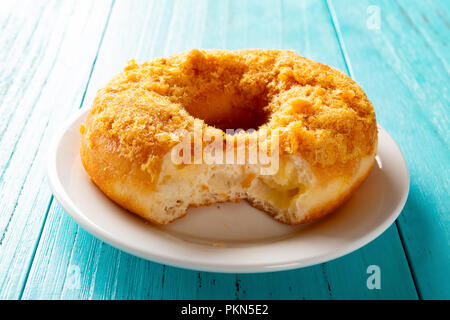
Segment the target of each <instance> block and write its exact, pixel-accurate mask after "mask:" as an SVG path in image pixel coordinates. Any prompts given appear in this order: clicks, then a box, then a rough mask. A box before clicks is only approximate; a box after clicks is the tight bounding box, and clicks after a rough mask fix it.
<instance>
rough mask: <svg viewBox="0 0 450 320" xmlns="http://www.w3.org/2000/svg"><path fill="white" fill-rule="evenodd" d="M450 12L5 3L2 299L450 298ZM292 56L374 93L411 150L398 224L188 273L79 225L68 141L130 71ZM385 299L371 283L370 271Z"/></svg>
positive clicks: (0, 19)
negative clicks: (317, 255) (150, 64)
mask: <svg viewBox="0 0 450 320" xmlns="http://www.w3.org/2000/svg"><path fill="white" fill-rule="evenodd" d="M449 9H450V6H449V2H448V1H428V2H426V3H425V2H424V1H418V0H417V1H410V0H404V1H389V0H386V1H345V0H330V1H321V0H307V1H306V0H305V1H294V0H284V1H261V0H259V1H257V0H254V1H249V0H248V1H242V0H239V1H238V0H236V1H235V0H228V1H227V0H223V1H207V0H184V1H183V0H178V1H157V0H155V1H137V0H133V1H109V0H102V1H91V2H88V1H75V0H72V1H71V0H64V1H48V2H47V1H19V2H17V1H4V3H3V2H2V10H0V146H1V149H0V150H1V151H0V170H1V171H0V172H1V173H0V174H1V176H0V203H1V208H0V210H1V212H0V298H12V299H17V298H22V299H39V298H50V299H64V298H68V299H91V298H93V299H160V298H163V299H176V298H191V299H196V298H204V299H264V298H266V299H272V298H273V299H312V298H316V299H343V298H360V299H380V298H388V299H398V298H409V299H416V298H419V297H422V298H449V297H450V289H449V286H450V281H449V280H450V278H449V275H448V271H449V270H450V268H449V261H450V259H449V258H450V256H449V244H450V241H449V209H448V208H449V205H450V203H449V194H448V188H449V163H450V161H449V160H450V157H449V142H450V141H449V140H450V137H449V122H448V112H449V102H450V99H449V92H448V90H449V80H450V77H449V67H448V61H449V50H448V48H447V47H448V41H449V37H450V36H449V35H450V32H449V21H448V17H449ZM246 47H257V48H282V49H293V50H296V51H298V52H299V53H301V54H303V55H304V56H307V57H309V58H312V59H315V60H318V61H321V62H324V63H326V64H329V65H331V66H334V67H336V68H338V69H340V70H342V71H343V72H346V73H348V74H350V75H351V76H352V77H354V78H355V79H356V80H357V81H358V82H360V83H361V85H362V86H363V88H364V89H365V91H366V92H367V94H368V96H369V98H370V99H371V100H372V101H373V102H374V105H375V108H376V113H377V117H378V120H379V121H380V123H381V124H382V125H383V126H384V127H386V128H387V129H388V130H389V132H390V133H392V135H393V136H394V138H395V139H396V141H397V142H398V143H399V145H400V147H401V148H402V150H403V152H404V153H405V156H406V158H407V162H408V165H409V168H410V172H411V193H410V197H409V199H408V202H407V205H406V208H405V210H404V211H403V213H402V215H401V216H400V219H399V220H398V221H397V223H396V224H395V225H393V226H392V227H391V228H389V229H388V231H386V232H385V233H384V234H383V235H382V236H381V237H379V238H378V239H377V240H375V241H374V242H372V243H370V244H369V245H367V246H366V247H364V248H362V249H360V250H358V251H356V252H354V253H352V254H350V255H348V256H345V257H343V258H340V259H338V260H335V261H331V262H328V263H325V264H322V265H318V266H314V267H309V268H305V269H299V270H292V271H286V272H277V273H267V274H246V275H239V274H218V273H205V272H196V271H188V270H183V269H178V268H173V267H169V266H164V265H160V264H156V263H153V262H150V261H146V260H143V259H140V258H136V257H134V256H131V255H129V254H127V253H125V252H122V251H120V250H117V249H115V248H113V247H111V246H109V245H107V244H105V243H103V242H101V241H99V240H98V239H96V238H94V237H93V236H91V235H90V234H88V233H87V232H85V231H84V230H82V229H81V228H79V227H78V226H77V225H76V224H75V223H74V222H73V221H72V220H71V219H70V218H69V217H68V216H67V214H66V213H65V212H64V210H63V209H62V208H61V207H60V205H59V204H58V202H57V201H56V200H55V199H53V197H52V195H51V192H50V190H49V187H48V185H47V182H46V180H45V171H44V169H45V160H46V151H47V150H48V143H49V140H50V139H51V137H52V134H53V133H54V132H55V130H56V129H57V128H58V126H59V125H60V124H61V122H62V121H63V120H64V119H66V118H68V117H69V116H70V115H71V114H72V113H73V112H74V111H75V110H76V109H77V108H79V107H81V106H82V105H84V106H85V107H86V106H89V105H90V103H91V102H92V99H93V97H94V95H95V92H96V90H97V89H98V88H100V87H101V86H102V85H104V84H105V83H106V82H107V81H108V79H109V78H110V77H111V76H112V75H114V74H115V73H116V72H118V71H119V70H121V69H122V67H123V65H124V63H125V61H126V60H127V59H130V58H136V59H137V60H138V61H145V60H148V59H151V58H152V57H155V56H164V55H167V54H171V53H174V52H178V51H184V50H189V49H192V48H227V49H235V48H246ZM373 264H375V265H378V266H380V268H381V271H382V288H381V290H369V289H368V288H367V286H366V279H367V276H368V275H367V273H366V269H367V267H368V266H369V265H373Z"/></svg>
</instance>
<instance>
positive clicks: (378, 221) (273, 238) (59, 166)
mask: <svg viewBox="0 0 450 320" xmlns="http://www.w3.org/2000/svg"><path fill="white" fill-rule="evenodd" d="M86 112H87V111H86V110H81V111H80V112H79V113H78V114H77V115H76V116H75V117H74V118H73V119H72V120H71V121H70V122H69V123H68V125H67V126H65V128H64V130H63V131H62V132H61V134H60V135H59V136H57V137H56V140H55V142H54V144H53V145H52V147H51V150H50V155H49V156H50V157H49V164H48V178H49V181H50V185H51V188H52V190H53V193H54V195H55V197H56V198H57V199H58V201H59V202H60V203H61V205H62V206H63V207H64V209H65V210H66V211H67V213H68V214H69V215H70V216H71V217H72V218H73V219H74V220H75V221H76V222H77V223H78V224H79V225H80V226H82V227H83V228H84V229H86V230H87V231H89V232H90V233H92V234H93V235H95V236H97V237H98V238H100V239H102V240H104V241H106V242H107V243H110V244H111V245H113V246H115V247H117V248H120V249H122V250H124V251H127V252H129V253H132V254H134V255H137V256H140V257H143V258H146V259H150V260H153V261H157V262H160V263H164V264H169V265H174V266H178V267H183V268H189V269H197V270H205V271H217V272H266V271H276V270H286V269H293V268H299V267H306V266H310V265H314V264H318V263H322V262H325V261H329V260H332V259H335V258H338V257H341V256H343V255H345V254H348V253H350V252H352V251H354V250H356V249H358V248H360V247H362V246H364V245H365V244H367V243H369V242H370V241H372V240H373V239H375V238H376V237H378V236H379V235H380V234H381V233H383V232H384V231H385V230H386V229H387V228H388V227H389V226H390V225H391V224H392V223H393V222H394V221H395V219H396V218H397V217H398V215H399V214H400V212H401V210H402V208H403V206H404V204H405V202H406V198H407V196H408V190H409V175H408V168H407V166H406V162H405V159H404V158H403V155H402V153H401V151H400V149H399V148H398V146H397V145H396V143H395V141H394V140H393V139H392V138H391V137H390V136H389V134H388V133H387V132H386V131H385V130H384V129H383V128H381V127H379V150H378V156H377V162H376V164H375V166H374V168H373V170H372V172H371V173H370V175H369V177H368V178H367V180H366V181H365V182H364V183H363V184H362V186H361V187H360V188H359V189H358V191H357V192H356V193H355V194H354V195H353V197H352V198H351V199H350V200H349V201H348V202H347V203H346V204H345V205H344V206H343V207H342V208H341V209H339V210H338V211H336V212H335V213H333V214H331V215H329V216H327V217H326V218H324V219H321V220H320V221H318V222H315V223H310V224H307V225H301V226H287V225H283V224H280V223H278V222H275V221H274V220H272V219H271V218H270V217H269V216H267V215H266V214H264V213H262V212H260V211H259V210H257V209H254V208H252V207H251V206H249V205H248V204H247V203H246V202H244V201H243V202H241V203H238V204H231V203H230V204H221V205H215V206H210V207H203V208H196V209H190V210H189V213H188V215H187V216H186V217H185V218H183V219H180V220H177V221H175V222H174V223H172V224H169V225H167V226H156V225H153V224H151V223H147V222H145V221H143V220H142V219H140V218H138V217H136V216H134V215H133V214H130V213H128V212H127V211H125V210H123V209H122V208H120V207H119V206H117V205H116V204H114V203H113V202H112V201H111V200H109V199H108V198H107V197H106V196H105V195H103V193H102V192H101V191H100V190H98V189H97V188H96V187H95V185H94V184H93V183H92V182H91V181H90V180H89V178H88V175H87V174H86V172H85V171H84V169H83V167H82V165H81V162H80V156H79V138H80V136H79V126H80V123H81V121H82V120H83V119H84V118H85V115H86Z"/></svg>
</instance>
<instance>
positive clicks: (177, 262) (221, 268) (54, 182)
mask: <svg viewBox="0 0 450 320" xmlns="http://www.w3.org/2000/svg"><path fill="white" fill-rule="evenodd" d="M88 111H89V108H81V109H79V110H77V112H75V113H74V114H73V115H72V116H71V117H69V119H68V120H67V121H66V122H65V124H64V125H63V126H62V127H61V128H60V130H59V131H58V132H57V134H56V135H55V136H54V138H53V140H52V142H51V145H50V148H49V153H48V158H47V170H46V171H47V180H48V182H49V185H50V189H51V191H52V193H53V195H54V197H55V198H56V199H57V200H58V202H59V203H60V205H61V206H62V208H63V209H64V211H65V212H66V213H67V214H68V215H69V216H70V217H71V218H72V219H73V220H74V221H75V222H76V223H77V224H78V225H79V226H80V227H82V228H83V229H85V230H86V231H87V232H89V233H90V234H91V235H93V236H95V237H96V238H98V239H100V240H101V241H104V242H106V243H108V244H109V245H111V246H113V247H115V248H118V249H120V250H123V251H125V252H127V253H130V254H132V255H135V256H137V257H140V258H143V259H146V260H149V261H152V262H156V263H160V264H166V265H170V266H174V267H178V268H183V269H190V270H195V271H206V272H220V273H264V272H275V271H284V270H291V269H298V268H305V267H309V266H313V265H317V264H321V263H324V262H329V261H332V260H335V259H338V258H340V257H343V256H345V255H347V254H350V253H352V252H354V251H356V250H358V249H360V248H362V247H363V246H365V245H367V244H369V243H370V242H372V241H373V240H375V239H376V238H378V237H379V236H380V235H381V234H383V233H384V232H385V231H386V230H387V229H388V228H389V227H390V226H391V225H392V224H393V223H394V222H395V220H396V219H397V218H398V216H399V215H400V213H401V212H402V210H403V208H404V206H405V204H406V201H407V199H408V194H409V189H410V175H409V169H408V165H407V162H406V159H405V157H404V154H403V152H402V151H401V149H400V147H399V146H398V144H397V143H396V141H395V140H394V139H393V138H392V136H391V135H390V134H389V132H388V131H387V130H386V129H384V128H383V127H382V126H381V125H379V124H378V130H379V131H384V133H385V134H386V135H387V136H388V138H390V139H391V140H392V142H393V145H394V147H395V148H396V149H397V150H396V151H397V152H398V153H399V155H400V158H399V159H398V160H399V161H401V165H402V168H404V170H405V175H406V181H405V185H406V188H404V189H402V194H401V197H399V201H398V203H397V206H396V207H395V208H394V209H393V210H392V213H391V214H390V215H389V216H388V218H386V219H385V220H384V221H383V222H382V223H380V224H379V225H378V226H377V227H376V228H374V229H372V230H371V231H370V232H369V233H368V234H366V235H365V236H363V237H360V238H358V239H357V240H355V241H353V242H351V243H350V244H349V245H346V246H344V247H342V249H341V250H336V251H335V252H334V253H333V254H329V253H325V254H321V255H319V256H314V257H312V258H309V259H300V260H298V258H297V260H295V259H294V261H293V262H292V263H274V264H268V263H265V262H264V263H255V264H253V265H250V266H249V265H244V264H242V265H239V264H233V265H224V264H215V263H214V261H211V262H210V263H208V264H207V265H205V264H204V263H201V262H195V259H193V260H191V261H186V260H183V259H177V258H176V257H173V256H170V254H160V253H155V252H152V253H149V252H143V251H142V250H140V249H138V248H133V247H132V246H129V245H128V244H126V243H124V242H123V241H120V240H118V239H117V238H115V237H114V236H113V235H111V234H110V233H109V232H108V231H107V230H105V229H103V228H101V226H98V225H97V224H95V223H94V222H92V221H90V220H89V218H88V217H87V216H86V215H85V214H83V212H80V211H81V210H80V209H79V208H78V207H77V206H76V205H75V204H74V203H73V201H72V199H71V198H70V196H69V195H68V193H67V192H66V190H65V188H64V185H63V183H62V181H61V180H60V179H59V176H58V173H57V171H58V170H57V165H58V164H57V155H58V149H59V146H60V143H61V140H62V139H63V138H64V136H65V134H66V133H67V131H68V130H69V129H71V128H72V126H73V125H74V124H75V122H77V121H78V120H79V119H80V118H81V117H84V116H85V114H86V113H87V112H88ZM216 249H218V250H223V249H227V248H222V247H217V248H216Z"/></svg>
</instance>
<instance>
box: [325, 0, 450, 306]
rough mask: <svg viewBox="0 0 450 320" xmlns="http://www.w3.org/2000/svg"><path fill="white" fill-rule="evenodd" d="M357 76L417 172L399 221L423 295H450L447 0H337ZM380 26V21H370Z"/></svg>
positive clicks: (334, 4) (334, 5)
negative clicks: (376, 18)
mask: <svg viewBox="0 0 450 320" xmlns="http://www.w3.org/2000/svg"><path fill="white" fill-rule="evenodd" d="M330 4H331V6H332V7H331V9H332V10H333V9H334V10H335V13H336V17H337V23H338V26H339V27H340V28H339V29H338V31H340V33H341V35H342V39H343V42H344V46H345V49H346V51H347V54H348V56H349V57H350V58H351V63H352V66H353V69H354V73H355V76H356V78H357V80H358V81H359V82H361V84H362V85H363V87H364V88H365V89H366V92H367V94H368V96H369V98H370V99H371V100H372V101H373V103H374V105H375V107H376V112H377V117H378V121H379V122H380V123H381V124H382V125H383V126H384V127H385V128H386V129H388V131H389V132H390V133H391V134H392V135H393V137H394V138H395V140H396V141H397V142H398V143H399V145H400V147H401V149H402V150H403V152H404V154H405V157H406V160H407V162H408V166H409V170H410V175H411V188H410V194H409V198H408V202H407V204H406V207H405V210H404V211H403V213H402V215H401V216H400V218H399V220H398V225H399V227H400V231H401V235H402V238H403V242H404V245H405V247H406V252H407V255H408V257H409V261H410V264H411V267H412V270H413V273H414V275H415V279H416V284H417V286H418V289H419V292H420V294H421V296H422V297H423V298H428V299H432V298H441V299H443V298H446V299H448V298H450V290H449V285H450V275H449V273H448V270H450V250H449V243H450V241H449V240H450V239H449V234H450V223H449V222H450V220H449V217H450V214H449V213H450V211H449V208H450V198H449V195H448V190H449V187H450V186H449V173H450V151H449V145H450V135H449V132H450V128H449V126H450V124H449V105H450V94H449V82H450V72H449V71H450V69H449V66H448V62H449V61H450V51H449V50H448V44H449V40H450V33H449V22H448V17H449V13H450V3H449V2H448V1H409V0H408V1H396V2H393V1H377V2H376V6H377V7H376V8H375V9H372V11H370V10H369V11H370V12H372V15H373V12H374V11H373V10H379V12H380V28H379V30H378V29H376V28H373V27H372V28H370V29H368V28H367V23H366V22H367V19H368V18H369V15H370V14H368V13H367V12H368V11H367V10H368V9H367V8H368V7H369V6H370V5H372V4H373V1H368V0H365V1H358V2H357V3H354V2H352V5H351V6H350V5H349V3H348V2H347V1H342V0H332V1H330ZM371 26H373V25H371Z"/></svg>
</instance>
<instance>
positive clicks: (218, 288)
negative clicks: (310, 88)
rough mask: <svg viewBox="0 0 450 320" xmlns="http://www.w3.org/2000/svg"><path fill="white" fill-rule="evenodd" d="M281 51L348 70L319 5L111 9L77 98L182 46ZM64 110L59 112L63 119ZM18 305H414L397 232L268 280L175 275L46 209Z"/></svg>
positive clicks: (183, 4) (129, 5) (182, 4)
mask: <svg viewBox="0 0 450 320" xmlns="http://www.w3.org/2000/svg"><path fill="white" fill-rule="evenodd" d="M241 47H260V48H266V47H271V48H289V49H294V50H297V51H298V52H300V53H302V54H304V55H305V56H308V57H310V58H312V59H316V60H319V61H322V62H324V63H327V64H330V65H332V66H335V67H337V68H339V69H341V70H343V71H344V72H346V71H347V69H346V65H347V64H348V63H349V62H348V61H345V60H344V58H343V55H342V53H341V48H340V43H339V41H338V38H337V37H336V32H335V29H334V27H333V21H332V19H331V16H330V13H329V11H328V8H327V5H326V3H325V2H320V1H303V2H298V1H231V0H230V1H195V2H194V1H190V2H188V1H164V2H162V1H151V2H150V1H118V2H116V3H115V4H114V7H113V9H112V13H111V16H110V19H109V23H108V25H107V29H106V32H105V35H104V39H103V42H102V44H101V47H100V50H99V53H98V57H97V59H96V62H95V66H94V68H93V71H92V76H91V78H90V82H89V87H88V89H87V93H86V98H85V104H84V106H85V107H88V106H89V105H90V103H91V101H92V98H93V96H94V95H95V92H96V90H97V89H98V88H100V87H101V86H102V85H104V84H105V83H106V81H107V80H108V79H109V78H110V77H111V76H112V75H113V74H115V73H116V72H117V71H119V70H120V69H121V68H122V67H123V65H124V63H125V61H126V60H127V59H130V58H137V60H138V61H144V60H148V59H150V58H152V57H155V56H163V55H167V54H170V53H174V52H177V51H182V50H189V49H191V48H230V49H232V48H241ZM66 112H67V111H66ZM371 264H377V265H379V266H380V267H381V268H382V270H383V271H382V272H383V280H382V281H383V284H382V290H368V289H367V287H366V279H367V274H366V268H367V266H369V265H371ZM23 298H26V299H36V298H54V299H61V298H70V299H85V298H87V299H89V298H94V299H124V298H126V299H132V298H133V299H147V298H156V299H158V298H164V299H174V298H182V299H189V298H190V299H195V298H204V299H205V298H211V299H219V298H220V299H261V298H267V299H269V298H275V299H283V298H284V299H311V298H318V299H339V298H368V299H377V298H417V292H416V289H415V287H414V283H413V279H412V276H411V273H410V270H409V266H408V263H407V260H406V257H405V254H404V251H403V248H402V243H401V241H400V238H399V235H398V231H397V228H396V226H393V227H391V228H390V229H389V230H388V231H387V232H386V233H385V234H383V235H382V236H381V237H380V238H379V239H377V240H376V241H374V242H373V243H371V244H370V245H368V246H366V247H364V248H363V249H361V250H358V251H357V252H355V253H353V254H351V255H349V256H346V257H344V258H341V259H338V260H336V261H333V262H329V263H326V264H323V265H319V266H315V267H311V268H306V269H300V270H293V271H288V272H278V273H268V274H249V275H237V274H217V273H204V272H195V271H188V270H182V269H178V268H173V267H168V266H163V265H159V264H156V263H152V262H149V261H145V260H142V259H139V258H136V257H134V256H131V255H129V254H127V253H124V252H122V251H119V250H116V249H114V248H112V247H110V246H109V245H107V244H104V243H102V242H101V241H99V240H97V239H95V238H94V237H92V236H90V235H89V234H87V233H86V232H85V231H83V230H82V229H80V228H79V227H78V226H77V225H76V224H75V223H74V222H73V221H72V220H71V219H70V218H69V217H68V216H67V215H66V214H65V213H64V211H63V210H62V209H61V207H60V206H59V205H58V203H57V202H56V201H53V202H52V203H51V206H50V210H49V212H48V218H47V220H46V223H45V225H44V227H43V231H42V236H41V238H40V241H39V245H38V247H37V248H36V253H35V257H34V261H33V264H32V266H31V270H30V272H29V276H28V278H27V281H26V283H25V284H24V291H23Z"/></svg>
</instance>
